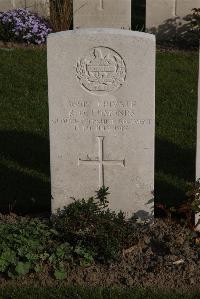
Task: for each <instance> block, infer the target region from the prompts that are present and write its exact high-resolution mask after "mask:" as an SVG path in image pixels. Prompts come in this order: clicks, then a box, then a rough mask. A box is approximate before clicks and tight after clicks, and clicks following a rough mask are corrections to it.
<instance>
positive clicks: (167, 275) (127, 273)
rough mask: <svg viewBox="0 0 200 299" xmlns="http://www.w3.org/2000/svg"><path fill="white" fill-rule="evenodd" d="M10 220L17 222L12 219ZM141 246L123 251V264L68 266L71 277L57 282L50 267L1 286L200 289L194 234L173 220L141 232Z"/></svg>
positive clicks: (142, 228)
mask: <svg viewBox="0 0 200 299" xmlns="http://www.w3.org/2000/svg"><path fill="white" fill-rule="evenodd" d="M8 221H11V222H12V221H14V220H13V218H12V217H11V218H10V220H9V219H8ZM137 234H138V236H139V242H138V244H136V245H134V246H133V247H131V248H128V249H126V250H124V251H123V254H122V256H121V258H120V260H119V261H117V262H115V263H111V264H109V265H108V264H106V265H102V264H94V265H92V266H90V267H88V268H83V267H80V266H78V265H73V266H72V265H68V269H69V271H68V277H67V278H66V279H65V280H63V281H56V280H55V279H54V278H53V275H52V273H51V272H50V268H49V267H48V265H46V266H45V267H44V269H43V270H44V271H43V273H32V274H29V275H26V276H24V277H21V278H17V279H16V280H11V279H7V278H5V277H3V276H1V277H0V286H1V287H8V286H30V285H34V286H42V287H44V286H45V287H46V286H48V287H49V286H69V285H81V286H104V287H120V288H127V287H153V288H159V289H163V290H172V289H176V290H180V291H191V290H193V291H194V290H195V291H196V290H197V291H199V290H200V274H199V273H200V247H199V245H198V244H196V243H195V242H194V239H193V238H192V234H193V233H192V232H191V231H190V230H189V229H188V228H185V227H184V226H181V225H180V224H177V223H175V222H171V221H169V220H167V221H163V220H156V221H155V222H154V224H149V225H142V226H140V227H139V228H138V229H137Z"/></svg>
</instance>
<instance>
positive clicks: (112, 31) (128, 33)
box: [48, 28, 155, 41]
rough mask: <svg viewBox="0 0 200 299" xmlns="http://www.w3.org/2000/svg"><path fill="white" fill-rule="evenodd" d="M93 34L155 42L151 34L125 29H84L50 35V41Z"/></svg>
mask: <svg viewBox="0 0 200 299" xmlns="http://www.w3.org/2000/svg"><path fill="white" fill-rule="evenodd" d="M92 34H108V35H109V34H110V35H121V36H129V37H138V38H144V39H149V40H152V41H155V35H154V34H151V33H146V32H140V31H131V30H124V29H113V28H84V29H75V30H67V31H60V32H56V33H50V34H49V35H48V39H51V38H68V37H72V36H73V37H74V36H81V35H83V36H87V35H92Z"/></svg>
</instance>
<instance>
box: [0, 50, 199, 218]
mask: <svg viewBox="0 0 200 299" xmlns="http://www.w3.org/2000/svg"><path fill="white" fill-rule="evenodd" d="M156 75H157V81H156V181H155V197H156V201H157V202H161V201H162V202H164V203H168V204H171V205H176V204H178V203H179V202H180V201H182V200H183V199H184V198H185V191H186V190H187V182H192V181H193V180H194V178H195V142H196V109H197V79H198V54H197V53H194V52H185V53H184V52H174V53H173V52H171V53H169V52H162V53H157V69H156ZM47 98H48V96H47V69H46V51H45V50H30V49H23V50H22V49H15V50H3V49H1V50H0V208H1V210H2V209H4V210H8V209H10V210H13V211H18V212H19V211H20V212H22V211H24V212H34V211H40V212H42V211H49V210H50V199H51V198H50V170H49V137H48V134H49V133H48V103H47Z"/></svg>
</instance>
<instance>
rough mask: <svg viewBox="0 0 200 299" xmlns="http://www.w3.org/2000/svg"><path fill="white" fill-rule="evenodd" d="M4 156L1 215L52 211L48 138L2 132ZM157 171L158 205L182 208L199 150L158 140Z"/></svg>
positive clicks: (0, 150)
mask: <svg viewBox="0 0 200 299" xmlns="http://www.w3.org/2000/svg"><path fill="white" fill-rule="evenodd" d="M0 157H1V162H0V212H8V211H9V210H11V211H12V212H17V213H20V214H24V213H37V212H39V213H40V212H49V211H50V206H51V189H50V179H49V178H50V169H49V167H50V161H49V140H48V138H47V137H46V138H45V137H41V136H38V135H33V134H31V133H27V132H16V131H5V132H1V133H0ZM155 172H156V179H155V200H156V202H157V203H158V202H159V203H165V204H166V205H171V206H176V205H178V204H179V203H180V202H182V201H183V200H184V199H185V191H186V182H192V181H194V175H195V151H194V150H193V149H185V148H181V147H179V146H177V145H176V144H173V143H171V142H168V141H165V140H160V139H156V163H155ZM160 174H162V175H160ZM173 178H176V179H175V180H174V181H173ZM175 182H176V183H175ZM177 182H178V183H177Z"/></svg>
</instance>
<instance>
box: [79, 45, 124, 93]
mask: <svg viewBox="0 0 200 299" xmlns="http://www.w3.org/2000/svg"><path fill="white" fill-rule="evenodd" d="M76 75H77V78H78V80H79V82H80V84H81V86H82V87H83V88H84V89H85V90H87V91H88V92H91V93H93V94H98V95H101V94H105V93H108V92H112V91H115V90H117V89H118V88H120V87H121V86H122V84H123V83H124V81H125V79H126V66H125V63H124V60H123V58H122V57H121V56H120V55H119V54H118V53H117V52H115V51H114V50H112V49H110V48H106V47H97V48H93V49H91V50H89V53H88V55H87V56H85V57H83V58H81V59H80V60H79V61H78V63H77V65H76Z"/></svg>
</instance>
